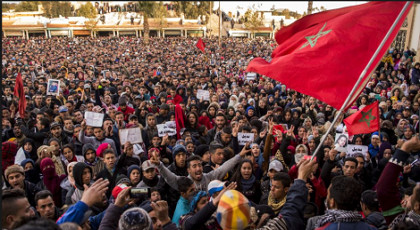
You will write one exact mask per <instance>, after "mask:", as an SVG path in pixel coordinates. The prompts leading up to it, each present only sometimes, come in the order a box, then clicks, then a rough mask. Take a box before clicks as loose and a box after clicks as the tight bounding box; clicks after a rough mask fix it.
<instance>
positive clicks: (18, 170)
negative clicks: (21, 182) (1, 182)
mask: <svg viewBox="0 0 420 230" xmlns="http://www.w3.org/2000/svg"><path fill="white" fill-rule="evenodd" d="M12 173H22V175H24V176H25V170H24V169H23V167H22V166H20V165H11V166H9V167H7V169H6V171H5V172H4V174H5V175H6V179H7V178H8V177H9V175H10V174H12Z"/></svg>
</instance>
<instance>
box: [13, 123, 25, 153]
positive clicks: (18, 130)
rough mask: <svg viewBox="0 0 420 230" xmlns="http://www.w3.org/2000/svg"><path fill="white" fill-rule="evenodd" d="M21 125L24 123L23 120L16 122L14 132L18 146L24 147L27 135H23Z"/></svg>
mask: <svg viewBox="0 0 420 230" xmlns="http://www.w3.org/2000/svg"><path fill="white" fill-rule="evenodd" d="M21 125H23V123H22V122H16V123H15V125H14V126H13V134H14V135H15V137H16V141H17V144H18V148H20V147H22V145H23V141H24V140H25V138H26V137H25V135H23V133H22V129H21V128H20V126H21Z"/></svg>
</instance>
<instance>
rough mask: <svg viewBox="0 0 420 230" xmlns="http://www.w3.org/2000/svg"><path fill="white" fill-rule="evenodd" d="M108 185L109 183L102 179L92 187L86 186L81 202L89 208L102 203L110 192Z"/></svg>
mask: <svg viewBox="0 0 420 230" xmlns="http://www.w3.org/2000/svg"><path fill="white" fill-rule="evenodd" d="M108 185H109V181H108V180H104V179H102V178H100V179H98V180H97V181H95V183H93V184H92V185H91V186H90V187H88V186H87V185H85V184H84V185H83V187H84V188H85V191H84V192H83V195H82V199H81V201H83V202H84V203H85V204H86V205H87V206H89V207H91V206H93V205H94V204H97V203H99V202H101V201H102V198H103V196H104V195H105V192H106V191H107V190H108Z"/></svg>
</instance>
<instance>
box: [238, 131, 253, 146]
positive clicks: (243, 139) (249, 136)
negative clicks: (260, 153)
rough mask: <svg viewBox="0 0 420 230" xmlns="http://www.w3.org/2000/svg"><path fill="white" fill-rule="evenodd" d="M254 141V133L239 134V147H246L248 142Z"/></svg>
mask: <svg viewBox="0 0 420 230" xmlns="http://www.w3.org/2000/svg"><path fill="white" fill-rule="evenodd" d="M253 141H254V133H238V143H239V145H245V144H246V143H247V142H253Z"/></svg>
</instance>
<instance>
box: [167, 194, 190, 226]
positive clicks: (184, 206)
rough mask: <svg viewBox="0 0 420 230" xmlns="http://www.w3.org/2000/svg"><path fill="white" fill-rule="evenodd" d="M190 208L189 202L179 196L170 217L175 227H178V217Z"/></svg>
mask: <svg viewBox="0 0 420 230" xmlns="http://www.w3.org/2000/svg"><path fill="white" fill-rule="evenodd" d="M190 210H191V207H190V202H189V201H188V200H186V199H185V198H184V197H182V196H180V197H179V200H178V203H177V204H176V208H175V212H174V215H173V217H172V223H175V224H176V226H177V227H179V218H180V217H181V216H182V215H185V214H187V213H189V212H190Z"/></svg>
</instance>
